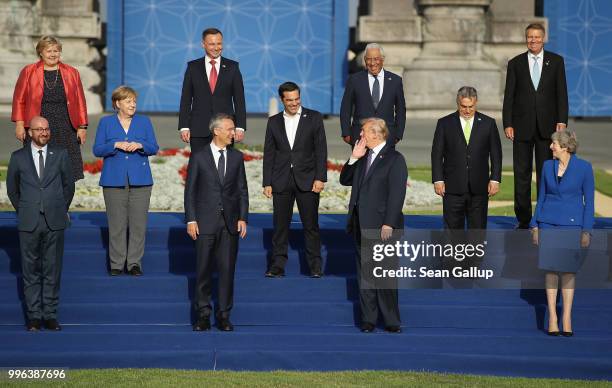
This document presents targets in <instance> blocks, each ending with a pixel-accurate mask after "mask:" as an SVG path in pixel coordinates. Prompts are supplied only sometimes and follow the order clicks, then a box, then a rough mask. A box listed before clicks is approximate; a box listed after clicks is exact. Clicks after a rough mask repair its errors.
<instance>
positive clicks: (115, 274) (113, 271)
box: [109, 269, 123, 276]
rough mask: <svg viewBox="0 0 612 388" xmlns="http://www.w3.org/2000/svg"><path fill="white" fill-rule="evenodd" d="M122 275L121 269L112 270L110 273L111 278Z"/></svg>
mask: <svg viewBox="0 0 612 388" xmlns="http://www.w3.org/2000/svg"><path fill="white" fill-rule="evenodd" d="M122 273H123V271H122V270H120V269H111V270H110V272H109V275H110V276H119V275H121V274H122Z"/></svg>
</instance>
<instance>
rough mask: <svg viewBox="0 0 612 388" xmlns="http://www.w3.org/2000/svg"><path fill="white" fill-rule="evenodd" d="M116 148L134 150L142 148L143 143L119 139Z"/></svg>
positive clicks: (126, 150)
mask: <svg viewBox="0 0 612 388" xmlns="http://www.w3.org/2000/svg"><path fill="white" fill-rule="evenodd" d="M115 148H118V149H120V150H122V151H125V152H134V151H138V150H140V149H142V144H140V143H137V142H132V141H118V142H115Z"/></svg>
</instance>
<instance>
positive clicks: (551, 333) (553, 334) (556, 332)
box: [546, 330, 565, 337]
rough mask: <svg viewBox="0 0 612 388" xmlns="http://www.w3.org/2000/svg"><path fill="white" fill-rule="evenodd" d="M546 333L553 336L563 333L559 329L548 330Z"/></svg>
mask: <svg viewBox="0 0 612 388" xmlns="http://www.w3.org/2000/svg"><path fill="white" fill-rule="evenodd" d="M564 333H565V332H564ZM546 334H548V335H550V336H552V337H558V336H559V335H560V334H561V333H560V332H559V331H558V330H557V331H547V332H546Z"/></svg>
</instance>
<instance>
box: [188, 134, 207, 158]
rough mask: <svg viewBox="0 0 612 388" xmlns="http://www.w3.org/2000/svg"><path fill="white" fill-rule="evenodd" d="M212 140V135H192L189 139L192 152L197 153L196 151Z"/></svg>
mask: <svg viewBox="0 0 612 388" xmlns="http://www.w3.org/2000/svg"><path fill="white" fill-rule="evenodd" d="M211 141H212V135H210V136H207V137H191V139H189V145H190V146H191V153H192V154H195V153H196V152H200V151H202V150H203V149H204V147H207V146H208V145H209V144H210V142H211Z"/></svg>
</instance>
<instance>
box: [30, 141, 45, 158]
mask: <svg viewBox="0 0 612 388" xmlns="http://www.w3.org/2000/svg"><path fill="white" fill-rule="evenodd" d="M30 145H31V146H32V154H37V153H38V151H40V150H42V152H43V154H44V155H46V154H47V146H48V144H45V145H44V146H43V147H42V148H38V147H37V146H36V145H35V144H34V142H30Z"/></svg>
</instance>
